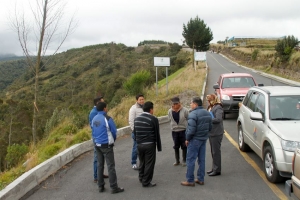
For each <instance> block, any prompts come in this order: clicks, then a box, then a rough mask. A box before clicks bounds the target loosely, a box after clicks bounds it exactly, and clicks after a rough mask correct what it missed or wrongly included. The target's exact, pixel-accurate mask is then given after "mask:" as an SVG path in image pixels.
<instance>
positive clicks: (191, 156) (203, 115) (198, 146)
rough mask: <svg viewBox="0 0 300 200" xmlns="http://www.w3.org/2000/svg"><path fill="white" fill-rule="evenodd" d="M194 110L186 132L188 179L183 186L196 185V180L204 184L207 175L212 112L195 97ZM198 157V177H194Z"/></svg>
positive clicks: (193, 100) (190, 115)
mask: <svg viewBox="0 0 300 200" xmlns="http://www.w3.org/2000/svg"><path fill="white" fill-rule="evenodd" d="M191 108H192V111H191V112H190V114H189V116H188V126H187V129H186V132H185V135H186V141H185V144H186V146H187V157H186V165H187V172H186V181H183V182H181V185H183V186H195V182H196V183H197V184H199V185H204V175H205V150H206V141H207V139H208V132H209V131H210V130H211V129H212V119H211V115H210V113H209V112H208V111H207V110H205V109H203V107H202V100H201V99H200V98H199V97H194V98H193V99H192V102H191ZM197 158H198V165H199V168H198V171H197V179H196V180H195V179H194V169H195V162H196V159H197Z"/></svg>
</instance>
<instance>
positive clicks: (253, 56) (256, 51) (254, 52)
mask: <svg viewBox="0 0 300 200" xmlns="http://www.w3.org/2000/svg"><path fill="white" fill-rule="evenodd" d="M258 53H259V50H258V49H254V51H253V52H252V54H251V59H252V60H253V61H255V60H256V59H257V55H258Z"/></svg>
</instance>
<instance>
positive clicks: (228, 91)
mask: <svg viewBox="0 0 300 200" xmlns="http://www.w3.org/2000/svg"><path fill="white" fill-rule="evenodd" d="M255 85H257V84H256V82H255V80H254V78H253V76H252V75H251V74H247V73H234V72H232V73H226V74H221V75H220V77H219V79H218V81H217V83H216V84H215V85H214V86H213V88H214V89H215V94H216V95H217V96H218V97H219V99H220V100H221V102H222V104H223V110H224V112H223V118H224V119H225V118H226V114H227V113H237V112H238V111H239V103H240V102H242V101H243V99H244V97H245V95H246V94H247V92H248V90H249V88H250V87H252V86H255Z"/></svg>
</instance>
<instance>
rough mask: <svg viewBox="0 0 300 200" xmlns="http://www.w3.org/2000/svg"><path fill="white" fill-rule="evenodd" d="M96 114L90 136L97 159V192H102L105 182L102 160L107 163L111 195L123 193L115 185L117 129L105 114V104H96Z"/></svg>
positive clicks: (122, 189)
mask: <svg viewBox="0 0 300 200" xmlns="http://www.w3.org/2000/svg"><path fill="white" fill-rule="evenodd" d="M96 107H97V111H98V114H97V115H96V116H95V117H94V118H93V120H92V135H93V141H94V143H95V148H96V151H97V158H98V186H99V192H104V190H105V188H104V185H105V182H104V179H103V170H104V159H105V161H106V163H107V168H108V173H109V183H110V187H111V189H112V191H111V193H112V194H115V193H119V192H123V191H124V188H120V187H119V186H118V183H117V174H116V170H115V158H114V148H113V146H114V143H115V140H116V139H117V127H116V125H115V122H114V120H113V119H112V118H111V117H109V116H108V115H107V114H106V113H107V108H106V103H105V102H99V103H98V104H97V106H96Z"/></svg>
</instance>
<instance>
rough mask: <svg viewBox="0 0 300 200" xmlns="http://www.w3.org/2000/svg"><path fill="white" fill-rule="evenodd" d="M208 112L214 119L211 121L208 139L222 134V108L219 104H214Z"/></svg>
mask: <svg viewBox="0 0 300 200" xmlns="http://www.w3.org/2000/svg"><path fill="white" fill-rule="evenodd" d="M210 112H212V114H213V116H214V118H213V119H212V129H211V131H210V132H209V137H213V136H218V135H222V134H224V127H223V108H222V106H221V105H220V104H216V105H214V107H212V108H211V110H210Z"/></svg>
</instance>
